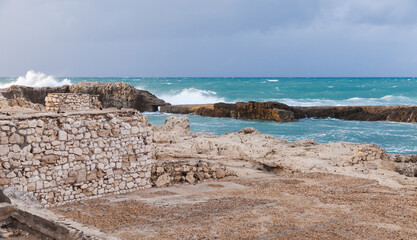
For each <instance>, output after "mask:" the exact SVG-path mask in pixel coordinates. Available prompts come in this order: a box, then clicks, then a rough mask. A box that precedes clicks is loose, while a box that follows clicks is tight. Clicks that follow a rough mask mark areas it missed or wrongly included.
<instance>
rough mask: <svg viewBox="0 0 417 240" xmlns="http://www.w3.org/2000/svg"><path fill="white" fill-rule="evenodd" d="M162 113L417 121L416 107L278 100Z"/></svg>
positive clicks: (182, 107) (176, 108)
mask: <svg viewBox="0 0 417 240" xmlns="http://www.w3.org/2000/svg"><path fill="white" fill-rule="evenodd" d="M161 112H167V113H177V114H196V115H200V116H205V117H231V118H240V119H260V120H272V121H277V122H292V121H297V120H298V119H302V118H337V119H343V120H356V121H393V122H417V106H316V107H296V106H288V105H286V104H283V103H279V102H247V103H243V102H238V103H215V104H202V105H164V106H162V107H161Z"/></svg>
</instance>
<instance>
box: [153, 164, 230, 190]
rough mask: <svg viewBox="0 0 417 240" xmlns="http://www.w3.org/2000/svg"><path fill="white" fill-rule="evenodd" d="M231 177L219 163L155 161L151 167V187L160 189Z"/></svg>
mask: <svg viewBox="0 0 417 240" xmlns="http://www.w3.org/2000/svg"><path fill="white" fill-rule="evenodd" d="M229 175H232V173H230V172H229V171H227V170H226V167H225V166H223V165H221V164H220V163H213V162H210V161H203V160H192V159H191V160H168V161H157V162H155V163H154V164H153V165H152V176H151V182H152V185H154V186H157V187H161V186H166V185H171V184H173V183H178V182H189V183H197V182H201V181H204V180H206V179H221V178H224V177H225V176H229Z"/></svg>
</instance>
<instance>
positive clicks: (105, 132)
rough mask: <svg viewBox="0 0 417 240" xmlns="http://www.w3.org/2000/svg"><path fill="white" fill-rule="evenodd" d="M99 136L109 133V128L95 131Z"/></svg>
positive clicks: (105, 135)
mask: <svg viewBox="0 0 417 240" xmlns="http://www.w3.org/2000/svg"><path fill="white" fill-rule="evenodd" d="M97 135H98V136H99V137H102V138H103V137H108V136H109V135H110V130H101V131H98V132H97Z"/></svg>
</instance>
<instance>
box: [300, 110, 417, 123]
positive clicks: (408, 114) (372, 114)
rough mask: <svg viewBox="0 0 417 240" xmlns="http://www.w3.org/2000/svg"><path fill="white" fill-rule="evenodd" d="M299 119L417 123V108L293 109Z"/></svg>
mask: <svg viewBox="0 0 417 240" xmlns="http://www.w3.org/2000/svg"><path fill="white" fill-rule="evenodd" d="M293 109H294V110H295V111H296V117H297V118H304V117H314V118H329V117H330V118H337V119H344V120H358V121H393V122H417V106H330V107H326V106H324V107H293Z"/></svg>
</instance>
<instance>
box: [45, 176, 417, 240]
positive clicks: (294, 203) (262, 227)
mask: <svg viewBox="0 0 417 240" xmlns="http://www.w3.org/2000/svg"><path fill="white" fill-rule="evenodd" d="M51 210H52V211H54V212H56V213H58V214H62V215H64V216H65V217H67V218H71V219H73V220H75V221H78V222H80V223H82V224H86V225H89V226H95V227H97V228H99V229H102V230H103V231H104V232H106V233H108V234H110V235H113V236H116V237H119V238H121V239H416V238H417V191H416V189H410V188H402V189H398V188H390V187H387V186H381V185H379V184H378V183H377V182H376V181H374V180H370V179H363V178H356V177H349V176H342V175H334V174H326V173H299V172H295V173H290V172H285V171H284V172H280V173H277V174H275V173H269V172H265V171H264V172H261V171H259V174H258V175H256V177H249V178H242V177H228V178H226V179H224V180H223V181H218V182H205V183H201V184H197V185H191V184H181V185H175V186H172V187H168V188H152V189H147V190H144V191H138V192H135V193H131V194H127V195H119V196H110V197H106V198H100V199H94V200H88V201H84V202H80V203H74V204H70V205H65V206H61V207H56V208H53V209H51Z"/></svg>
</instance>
